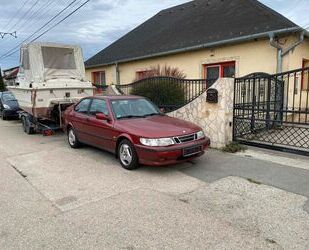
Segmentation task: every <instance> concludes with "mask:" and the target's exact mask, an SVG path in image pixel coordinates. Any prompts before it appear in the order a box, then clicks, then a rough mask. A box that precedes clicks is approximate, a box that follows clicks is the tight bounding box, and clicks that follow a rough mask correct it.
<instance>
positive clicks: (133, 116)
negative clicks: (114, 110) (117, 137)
mask: <svg viewBox="0 0 309 250" xmlns="http://www.w3.org/2000/svg"><path fill="white" fill-rule="evenodd" d="M131 118H145V116H141V115H126V116H122V117H119V118H118V120H120V119H131Z"/></svg>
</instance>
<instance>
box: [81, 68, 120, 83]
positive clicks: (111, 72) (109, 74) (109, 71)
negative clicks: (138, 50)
mask: <svg viewBox="0 0 309 250" xmlns="http://www.w3.org/2000/svg"><path fill="white" fill-rule="evenodd" d="M98 71H105V77H106V83H107V84H108V85H112V84H116V69H115V66H113V65H111V66H105V67H98V68H93V69H90V70H89V69H86V79H87V80H88V81H91V82H93V80H94V79H93V77H92V73H93V72H98Z"/></svg>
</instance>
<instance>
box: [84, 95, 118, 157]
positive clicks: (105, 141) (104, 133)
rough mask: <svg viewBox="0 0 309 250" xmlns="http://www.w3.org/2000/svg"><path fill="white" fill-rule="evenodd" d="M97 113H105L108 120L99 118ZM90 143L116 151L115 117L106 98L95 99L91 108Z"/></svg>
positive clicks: (89, 123)
mask: <svg viewBox="0 0 309 250" xmlns="http://www.w3.org/2000/svg"><path fill="white" fill-rule="evenodd" d="M97 113H103V114H105V115H106V116H107V117H109V119H108V120H99V119H97V118H96V114H97ZM87 127H88V131H87V133H88V136H89V143H90V144H92V145H94V146H97V147H100V148H102V149H105V150H108V151H112V152H114V148H113V147H114V143H113V119H112V116H111V115H110V112H109V110H108V107H107V102H106V100H103V99H93V101H92V103H91V106H90V109H89V122H88V126H87Z"/></svg>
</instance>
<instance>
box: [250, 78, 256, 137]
mask: <svg viewBox="0 0 309 250" xmlns="http://www.w3.org/2000/svg"><path fill="white" fill-rule="evenodd" d="M249 84H250V80H249ZM252 85H253V86H252V87H253V89H252V107H251V126H250V129H251V132H254V130H255V112H254V111H255V105H256V96H255V87H256V86H255V78H253V84H252Z"/></svg>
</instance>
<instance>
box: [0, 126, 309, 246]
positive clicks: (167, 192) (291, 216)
mask: <svg viewBox="0 0 309 250" xmlns="http://www.w3.org/2000/svg"><path fill="white" fill-rule="evenodd" d="M254 152H255V151H254ZM263 154H264V155H263ZM246 155H247V156H246ZM269 155H270V154H269V153H268V152H266V153H265V152H261V154H260V156H262V157H260V158H262V160H261V159H258V157H257V156H254V157H252V154H250V152H248V153H245V154H244V155H231V154H226V153H222V152H219V151H216V150H211V151H209V152H208V153H207V154H206V155H205V156H203V157H202V158H200V159H197V160H194V161H193V162H191V163H185V164H181V165H178V166H173V167H164V168H155V167H143V168H141V169H139V170H137V171H131V172H129V171H126V170H124V169H122V168H121V167H120V166H119V163H118V162H117V160H115V158H114V157H113V156H112V155H111V154H108V153H105V152H102V151H100V150H97V149H95V148H92V147H83V148H81V149H78V150H73V149H71V148H69V147H68V145H67V143H66V140H65V137H64V136H63V135H62V134H61V133H60V134H57V135H55V136H52V137H43V136H41V135H33V136H28V135H25V134H24V133H23V132H22V129H21V125H20V123H19V122H18V121H0V157H1V159H2V161H1V164H0V190H1V192H0V249H164V248H165V249H243V248H246V249H264V248H271V249H282V248H283V249H309V215H308V202H307V201H308V195H309V191H308V187H309V186H308V185H309V184H308V181H306V180H308V173H309V167H308V169H307V165H308V166H309V161H308V160H307V158H298V157H295V156H293V157H290V156H289V155H283V156H282V155H279V156H278V157H277V161H278V162H280V161H281V162H282V164H278V163H275V162H274V159H275V157H266V156H269ZM266 159H267V160H266ZM282 159H283V160H282ZM307 162H308V164H307ZM300 166H302V167H301V168H300Z"/></svg>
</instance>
